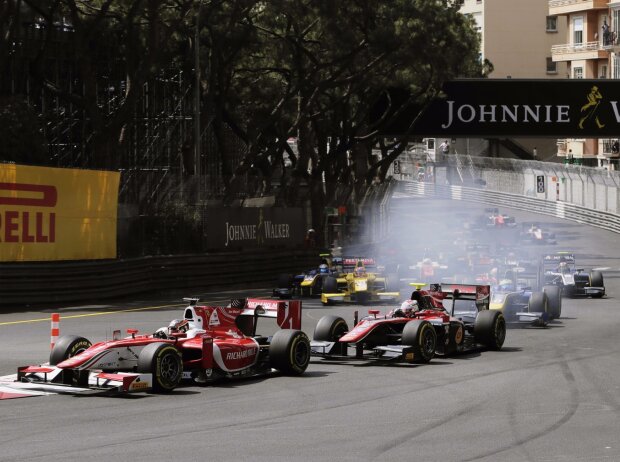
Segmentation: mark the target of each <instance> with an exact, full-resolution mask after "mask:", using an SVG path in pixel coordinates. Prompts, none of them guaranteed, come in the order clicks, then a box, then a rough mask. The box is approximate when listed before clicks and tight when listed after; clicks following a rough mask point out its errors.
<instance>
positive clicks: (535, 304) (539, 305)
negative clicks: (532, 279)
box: [527, 292, 549, 314]
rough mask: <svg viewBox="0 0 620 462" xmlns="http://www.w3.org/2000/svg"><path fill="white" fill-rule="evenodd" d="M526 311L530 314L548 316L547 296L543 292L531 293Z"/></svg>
mask: <svg viewBox="0 0 620 462" xmlns="http://www.w3.org/2000/svg"><path fill="white" fill-rule="evenodd" d="M527 311H528V312H530V313H547V314H549V298H548V297H547V294H546V293H545V292H532V296H531V297H530V301H529V303H528V305H527Z"/></svg>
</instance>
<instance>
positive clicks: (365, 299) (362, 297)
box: [355, 292, 371, 305]
mask: <svg viewBox="0 0 620 462" xmlns="http://www.w3.org/2000/svg"><path fill="white" fill-rule="evenodd" d="M370 299H371V296H370V294H369V293H368V292H360V293H357V294H355V303H358V304H359V305H367V304H368V303H369V302H370Z"/></svg>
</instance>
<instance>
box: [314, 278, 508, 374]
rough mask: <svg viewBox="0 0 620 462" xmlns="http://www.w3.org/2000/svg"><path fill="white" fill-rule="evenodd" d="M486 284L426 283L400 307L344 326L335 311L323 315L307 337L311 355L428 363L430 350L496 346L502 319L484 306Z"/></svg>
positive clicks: (501, 332) (500, 337)
mask: <svg viewBox="0 0 620 462" xmlns="http://www.w3.org/2000/svg"><path fill="white" fill-rule="evenodd" d="M489 298H490V287H489V286H487V285H454V284H448V285H447V284H431V285H430V289H429V290H421V289H420V288H418V290H415V291H414V292H413V293H412V294H411V300H408V301H407V302H404V303H403V304H402V305H401V308H398V309H396V310H392V311H390V312H389V313H386V314H383V315H382V314H381V313H380V311H379V310H369V316H367V317H364V318H362V319H361V320H359V322H358V321H357V319H356V320H355V327H354V328H353V329H349V327H348V325H347V322H346V321H345V320H344V319H343V318H341V317H338V316H333V315H328V316H323V317H322V318H321V319H320V320H319V322H318V323H317V326H316V328H315V330H314V340H313V341H312V342H310V346H311V348H312V354H313V355H314V356H320V357H322V358H326V359H353V358H355V359H365V360H366V359H380V360H388V361H403V362H408V363H427V362H429V361H430V360H431V359H432V358H433V357H434V356H435V354H441V355H451V354H455V353H460V352H465V351H469V350H473V349H479V348H486V349H489V350H500V349H501V348H502V345H503V344H504V340H505V338H506V320H505V319H504V316H503V314H502V313H501V312H499V311H494V310H489Z"/></svg>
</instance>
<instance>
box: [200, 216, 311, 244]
mask: <svg viewBox="0 0 620 462" xmlns="http://www.w3.org/2000/svg"><path fill="white" fill-rule="evenodd" d="M206 228H207V244H208V248H209V249H213V250H240V249H260V248H264V249H269V248H290V249H293V248H302V247H303V245H304V237H305V220H304V214H303V210H302V209H301V208H273V207H269V208H259V207H234V208H228V207H214V208H209V209H208V210H207V226H206Z"/></svg>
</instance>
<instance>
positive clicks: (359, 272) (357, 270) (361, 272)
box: [354, 266, 366, 277]
mask: <svg viewBox="0 0 620 462" xmlns="http://www.w3.org/2000/svg"><path fill="white" fill-rule="evenodd" d="M354 274H355V275H356V276H357V277H361V276H364V275H365V274H366V270H365V269H364V267H363V266H358V267H357V268H355V271H354Z"/></svg>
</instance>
